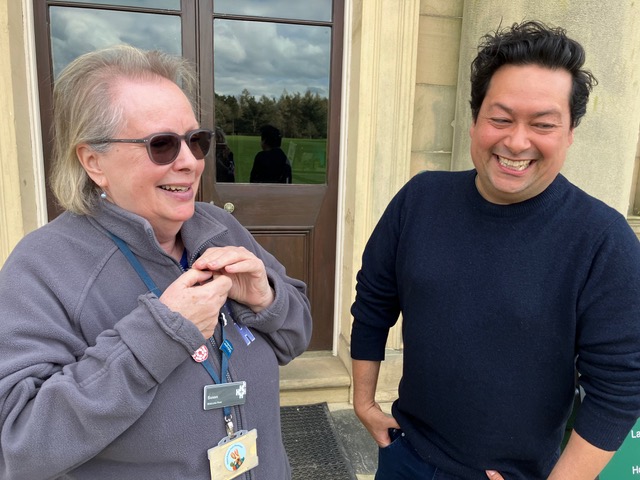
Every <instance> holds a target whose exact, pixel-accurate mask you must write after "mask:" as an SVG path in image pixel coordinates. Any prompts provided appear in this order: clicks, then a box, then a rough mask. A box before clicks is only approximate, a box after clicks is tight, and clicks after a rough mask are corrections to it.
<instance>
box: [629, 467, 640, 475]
mask: <svg viewBox="0 0 640 480" xmlns="http://www.w3.org/2000/svg"><path fill="white" fill-rule="evenodd" d="M631 475H640V465H635V466H633V467H631Z"/></svg>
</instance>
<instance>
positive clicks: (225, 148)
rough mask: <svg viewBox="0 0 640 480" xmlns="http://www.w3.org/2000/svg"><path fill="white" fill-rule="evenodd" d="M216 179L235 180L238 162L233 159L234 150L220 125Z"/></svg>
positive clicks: (216, 133)
mask: <svg viewBox="0 0 640 480" xmlns="http://www.w3.org/2000/svg"><path fill="white" fill-rule="evenodd" d="M215 136H216V181H217V182H235V181H236V164H235V163H234V161H233V152H232V151H231V149H230V148H229V145H227V137H226V135H225V134H224V131H223V130H222V128H220V127H216V131H215Z"/></svg>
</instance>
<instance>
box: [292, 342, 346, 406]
mask: <svg viewBox="0 0 640 480" xmlns="http://www.w3.org/2000/svg"><path fill="white" fill-rule="evenodd" d="M350 386H351V377H350V376H349V372H348V371H347V368H346V367H345V366H344V364H343V363H342V361H341V360H340V359H339V358H338V357H335V356H333V355H332V354H331V352H306V353H304V354H302V355H301V356H299V357H298V358H296V359H294V360H293V361H292V362H291V363H289V364H288V365H285V366H284V367H280V404H281V405H282V406H291V405H308V404H311V403H320V402H327V403H342V402H345V403H346V402H348V401H349V388H350Z"/></svg>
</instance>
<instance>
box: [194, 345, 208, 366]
mask: <svg viewBox="0 0 640 480" xmlns="http://www.w3.org/2000/svg"><path fill="white" fill-rule="evenodd" d="M191 358H193V359H194V360H195V361H196V362H198V363H201V362H204V361H205V360H206V359H207V358H209V350H207V346H206V345H202V346H201V347H200V348H198V349H197V350H196V351H195V353H194V354H193V355H191Z"/></svg>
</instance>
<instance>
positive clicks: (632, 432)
mask: <svg viewBox="0 0 640 480" xmlns="http://www.w3.org/2000/svg"><path fill="white" fill-rule="evenodd" d="M631 438H640V430H638V431H637V432H634V431H633V430H631Z"/></svg>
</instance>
